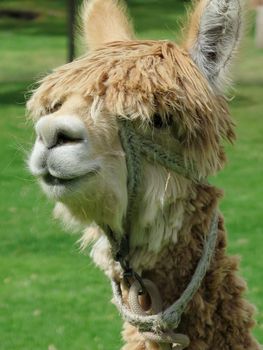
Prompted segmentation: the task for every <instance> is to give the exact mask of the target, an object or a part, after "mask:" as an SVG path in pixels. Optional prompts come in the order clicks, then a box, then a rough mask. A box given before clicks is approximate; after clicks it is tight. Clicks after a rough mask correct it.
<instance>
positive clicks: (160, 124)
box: [153, 114, 172, 129]
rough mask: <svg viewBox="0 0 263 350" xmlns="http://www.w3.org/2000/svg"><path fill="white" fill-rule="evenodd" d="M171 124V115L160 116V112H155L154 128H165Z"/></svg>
mask: <svg viewBox="0 0 263 350" xmlns="http://www.w3.org/2000/svg"><path fill="white" fill-rule="evenodd" d="M171 124H172V117H171V116H168V117H165V118H162V117H161V116H160V114H155V115H154V116H153V126H154V127H155V128H156V129H163V128H166V127H168V126H171Z"/></svg>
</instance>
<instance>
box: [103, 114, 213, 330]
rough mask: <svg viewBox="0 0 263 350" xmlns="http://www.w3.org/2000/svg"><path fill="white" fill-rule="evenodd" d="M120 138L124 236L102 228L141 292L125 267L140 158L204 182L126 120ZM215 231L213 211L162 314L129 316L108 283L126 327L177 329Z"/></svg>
mask: <svg viewBox="0 0 263 350" xmlns="http://www.w3.org/2000/svg"><path fill="white" fill-rule="evenodd" d="M119 123H120V131H119V133H120V139H121V143H122V147H123V150H124V152H125V155H126V166H127V174H128V182H127V190H128V208H127V213H126V218H125V223H124V232H125V233H124V235H123V236H122V238H121V239H120V240H118V239H117V235H116V234H114V232H113V231H112V230H111V229H110V227H107V228H106V229H105V231H106V234H107V236H108V239H109V241H110V244H111V247H112V253H113V257H114V259H115V261H118V262H119V263H120V265H121V267H122V269H123V272H124V278H125V277H131V276H132V277H133V278H134V279H135V280H137V281H138V282H139V283H140V284H141V287H142V289H144V285H143V280H142V278H140V276H138V274H136V273H135V272H134V271H133V269H132V268H131V266H130V264H129V251H130V246H129V237H130V233H131V232H130V229H131V222H132V219H133V217H134V216H133V215H134V213H135V209H136V205H135V204H136V200H137V198H138V192H139V185H140V182H141V174H142V171H141V159H142V156H144V157H145V158H146V159H147V160H149V161H151V162H154V163H159V164H160V165H162V166H164V167H165V168H168V169H170V170H172V171H174V172H176V173H177V174H179V175H182V176H184V177H186V178H188V179H190V180H191V181H194V182H196V183H202V182H205V179H202V178H200V177H198V174H197V171H196V169H195V168H194V167H192V168H187V167H186V166H185V162H184V160H183V158H182V156H181V155H180V154H171V153H169V152H168V151H167V150H164V149H163V148H162V147H161V146H160V145H158V144H154V143H152V142H151V141H150V140H147V139H145V138H144V137H142V136H141V135H139V134H138V133H137V132H136V131H135V129H134V128H133V126H132V123H131V122H130V121H129V120H126V119H122V120H120V122H119ZM217 231H218V214H217V211H215V213H214V214H213V217H212V219H211V224H210V229H209V233H208V235H206V238H205V241H204V247H203V253H202V257H201V259H200V261H199V263H198V265H197V267H196V270H195V272H194V274H193V277H192V279H191V281H190V283H189V285H188V286H187V288H186V289H185V291H184V292H183V294H182V295H181V297H180V298H179V299H178V300H177V301H176V302H175V303H174V304H172V305H171V306H170V307H169V308H168V309H166V310H165V311H162V312H159V313H158V314H156V315H146V316H142V315H138V314H135V313H133V312H132V311H131V310H130V309H129V308H128V307H127V306H126V305H125V304H124V303H123V300H122V293H121V288H120V284H119V282H118V281H115V280H113V281H112V289H113V294H114V297H115V302H116V305H117V307H118V309H119V311H120V313H121V315H122V317H123V318H124V319H125V320H126V321H128V322H129V323H130V324H132V325H134V326H137V327H138V328H139V330H140V331H143V332H145V331H151V332H153V333H155V334H162V333H163V332H165V331H167V330H169V329H170V330H171V329H175V328H177V327H178V325H179V323H180V320H181V316H182V314H183V312H184V311H185V309H186V307H187V305H188V303H189V302H190V300H191V299H192V298H193V296H194V294H195V293H196V291H197V290H198V288H199V287H200V285H201V283H202V280H203V278H204V277H205V275H206V272H207V270H208V268H209V266H210V263H211V259H212V257H213V253H214V250H215V246H216V241H217Z"/></svg>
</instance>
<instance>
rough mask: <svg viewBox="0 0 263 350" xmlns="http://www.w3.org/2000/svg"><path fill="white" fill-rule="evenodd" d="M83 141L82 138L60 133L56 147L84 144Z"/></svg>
mask: <svg viewBox="0 0 263 350" xmlns="http://www.w3.org/2000/svg"><path fill="white" fill-rule="evenodd" d="M82 141H83V139H82V138H80V137H74V136H69V135H67V134H66V133H65V132H61V131H60V132H58V134H57V142H56V145H55V146H61V145H65V144H67V143H79V142H82Z"/></svg>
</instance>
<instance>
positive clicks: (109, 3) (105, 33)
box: [82, 0, 134, 50]
mask: <svg viewBox="0 0 263 350" xmlns="http://www.w3.org/2000/svg"><path fill="white" fill-rule="evenodd" d="M82 13H83V15H82V16H83V17H82V18H83V26H84V35H85V40H86V42H87V45H88V48H89V49H91V50H93V49H96V48H98V47H99V46H102V45H103V44H106V43H108V42H112V41H127V40H131V39H132V38H133V36H134V34H133V30H132V25H131V23H130V21H129V19H128V17H127V14H126V6H125V5H124V4H123V3H122V2H121V1H118V0H85V1H84V4H83V12H82Z"/></svg>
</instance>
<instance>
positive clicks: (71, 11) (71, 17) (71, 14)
mask: <svg viewBox="0 0 263 350" xmlns="http://www.w3.org/2000/svg"><path fill="white" fill-rule="evenodd" d="M75 10H76V1H75V0H68V62H71V61H73V60H74V57H75V40H74V39H75V37H74V34H75V30H74V29H75Z"/></svg>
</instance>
